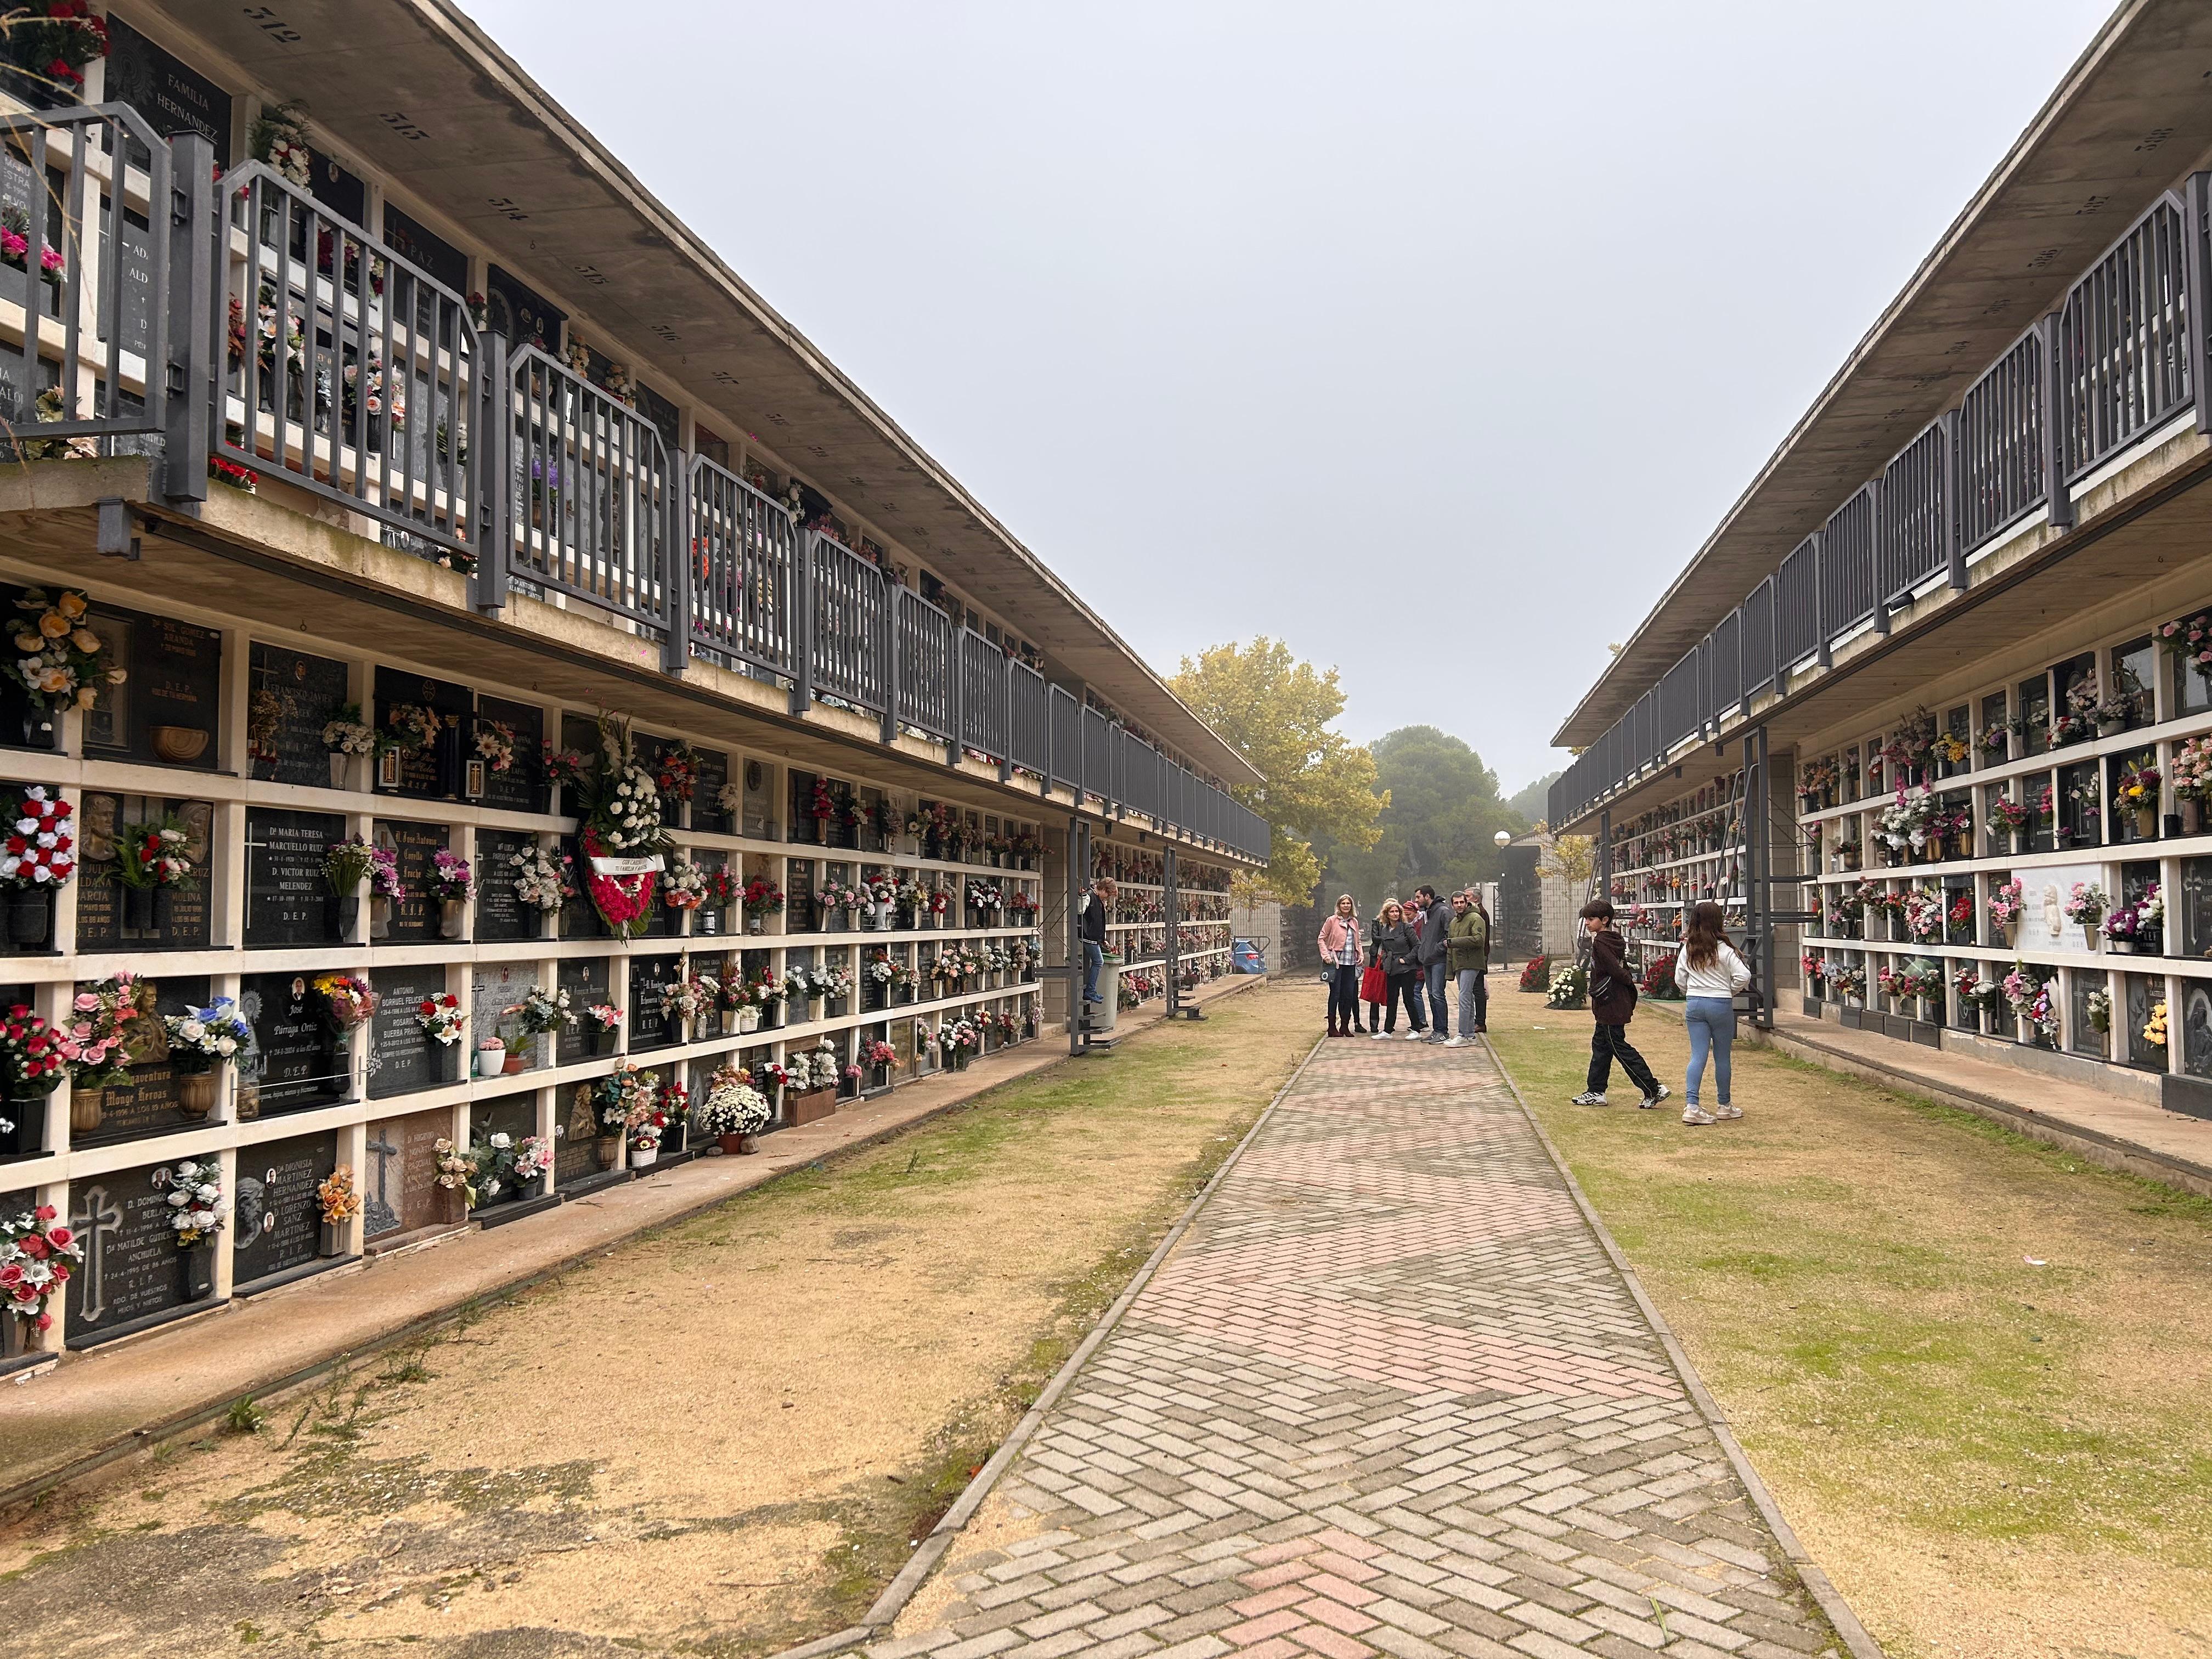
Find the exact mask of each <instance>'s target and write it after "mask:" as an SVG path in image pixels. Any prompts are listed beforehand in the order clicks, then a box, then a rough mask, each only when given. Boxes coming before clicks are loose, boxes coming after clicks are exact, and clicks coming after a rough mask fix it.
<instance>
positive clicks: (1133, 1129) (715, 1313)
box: [0, 987, 1321, 1659]
mask: <svg viewBox="0 0 2212 1659" xmlns="http://www.w3.org/2000/svg"><path fill="white" fill-rule="evenodd" d="M1320 1018H1321V1015H1320V1005H1319V1002H1318V1000H1317V997H1316V994H1314V992H1313V989H1312V987H1270V988H1267V989H1263V990H1258V991H1254V992H1249V993H1247V994H1244V995H1243V996H1240V997H1237V998H1236V999H1234V1000H1231V1001H1230V1002H1227V1003H1225V1004H1223V1005H1221V1006H1218V1008H1216V1009H1214V1010H1213V1011H1212V1014H1211V1017H1210V1018H1209V1019H1208V1020H1207V1021H1206V1023H1205V1024H1193V1025H1176V1026H1162V1027H1158V1028H1155V1029H1154V1030H1149V1031H1146V1032H1145V1033H1142V1034H1140V1035H1138V1036H1133V1037H1132V1038H1131V1039H1129V1040H1128V1041H1127V1042H1125V1043H1124V1045H1123V1046H1122V1048H1121V1050H1120V1051H1119V1052H1118V1053H1116V1054H1114V1055H1113V1056H1111V1057H1110V1058H1107V1059H1102V1060H1084V1061H1079V1062H1075V1063H1073V1064H1071V1065H1069V1066H1062V1067H1059V1068H1056V1069H1055V1070H1054V1071H1052V1072H1048V1073H1043V1074H1042V1075H1040V1076H1038V1077H1036V1078H1032V1079H1024V1080H1023V1081H1020V1082H1018V1083H1015V1084H1012V1085H1008V1086H1006V1087H1005V1088H1003V1089H1000V1090H998V1091H994V1092H992V1093H991V1094H988V1095H986V1096H984V1097H981V1099H980V1100H979V1101H977V1102H976V1103H974V1104H973V1105H971V1106H969V1107H967V1108H964V1109H960V1110H958V1111H957V1112H955V1113H952V1114H951V1115H947V1116H945V1117H942V1118H939V1119H937V1120H934V1121H932V1122H930V1123H929V1124H927V1125H925V1126H922V1127H918V1128H916V1129H915V1130H914V1131H912V1132H910V1133H906V1134H904V1135H902V1136H900V1137H898V1138H896V1139H892V1140H890V1141H888V1142H886V1143H884V1144H883V1145H880V1146H876V1147H872V1148H870V1149H867V1150H866V1151H864V1152H860V1153H857V1154H855V1155H854V1156H853V1157H851V1158H847V1159H842V1160H840V1161H838V1162H836V1163H834V1164H829V1165H828V1166H826V1167H823V1166H818V1165H817V1166H815V1167H814V1168H812V1169H810V1170H805V1171H800V1172H798V1173H795V1174H793V1175H792V1176H787V1177H786V1178H785V1179H783V1180H782V1181H780V1182H775V1183H774V1184H772V1185H770V1186H769V1187H766V1188H762V1189H760V1190H759V1191H757V1192H755V1193H751V1194H745V1195H744V1196H742V1197H740V1198H738V1199H736V1200H732V1201H731V1202H730V1203H728V1204H726V1205H724V1206H720V1208H718V1209H716V1210H714V1211H713V1212H708V1214H706V1215H704V1216H701V1217H698V1218H694V1219H692V1220H690V1221H688V1222H686V1223H684V1224H683V1225H678V1226H676V1227H673V1228H671V1229H669V1230H667V1231H663V1232H659V1233H657V1234H653V1235H650V1236H647V1237H643V1238H641V1239H638V1240H636V1241H634V1242H632V1243H629V1244H626V1245H624V1246H623V1247H621V1248H618V1249H613V1250H611V1251H609V1252H608V1253H607V1254H606V1255H605V1256H604V1257H603V1258H602V1259H600V1260H599V1261H593V1262H592V1263H591V1264H589V1265H588V1266H586V1267H582V1268H579V1269H577V1270H575V1271H573V1272H571V1273H568V1274H567V1275H565V1276H563V1277H562V1279H559V1280H557V1281H556V1282H554V1283H551V1284H550V1285H545V1286H544V1287H541V1288H540V1289H538V1290H537V1291H532V1292H531V1293H530V1294H528V1295H526V1296H525V1297H522V1298H520V1299H519V1300H517V1301H514V1302H513V1303H509V1304H505V1305H502V1306H500V1307H497V1308H495V1309H492V1310H489V1311H487V1312H486V1313H485V1314H483V1316H481V1317H479V1318H478V1319H477V1320H476V1321H475V1322H473V1323H471V1325H469V1326H468V1327H467V1328H465V1329H464V1330H462V1331H460V1332H459V1333H458V1334H454V1335H453V1336H451V1337H449V1338H447V1340H442V1341H440V1342H438V1343H436V1344H435V1345H433V1346H428V1347H427V1348H425V1349H423V1350H421V1351H419V1352H410V1353H406V1354H403V1355H399V1356H398V1357H396V1358H386V1359H382V1360H379V1361H377V1362H374V1364H371V1365H370V1366H368V1367H367V1368H366V1369H364V1370H361V1371H358V1372H356V1373H355V1374H353V1375H350V1376H345V1377H343V1378H342V1379H340V1380H338V1381H337V1382H334V1383H330V1384H329V1385H327V1386H325V1387H323V1388H321V1389H319V1390H318V1391H317V1392H316V1393H315V1394H313V1396H312V1397H295V1398H291V1399H287V1400H283V1401H276V1402H273V1403H271V1404H270V1405H269V1406H268V1407H266V1421H265V1422H264V1423H263V1425H261V1426H260V1427H259V1428H258V1430H255V1431H244V1432H240V1431H229V1432H224V1433H221V1434H216V1435H210V1436H209V1437H205V1438H204V1439H200V1440H196V1441H193V1442H191V1443H183V1444H179V1445H176V1446H173V1447H170V1448H167V1449H165V1452H164V1455H161V1457H160V1458H159V1460H158V1462H157V1463H156V1465H155V1468H154V1469H153V1470H152V1471H151V1472H150V1473H149V1470H148V1468H147V1467H146V1466H144V1465H139V1466H137V1468H135V1470H134V1472H133V1474H132V1475H131V1479H130V1480H129V1481H128V1483H126V1484H118V1485H117V1486H112V1487H110V1488H108V1489H106V1490H105V1491H103V1492H99V1493H97V1494H95V1495H94V1496H91V1497H87V1498H76V1499H67V1500H58V1501H57V1502H56V1503H54V1504H52V1505H51V1506H49V1507H48V1508H47V1509H46V1510H42V1511H40V1512H38V1513H35V1514H34V1515H33V1516H31V1517H30V1518H29V1519H28V1520H27V1522H23V1523H21V1524H20V1525H18V1526H16V1527H15V1528H10V1529H9V1530H8V1531H6V1532H5V1533H0V1620H3V1621H4V1623H5V1626H6V1627H8V1628H11V1629H14V1630H16V1631H18V1632H36V1643H37V1646H38V1648H39V1650H40V1653H42V1654H45V1655H51V1656H57V1659H59V1656H95V1655H97V1656H108V1655H112V1656H118V1659H121V1656H137V1655H140V1654H145V1653H150V1652H155V1651H183V1652H211V1651H222V1652H229V1651H231V1650H233V1649H234V1648H236V1647H238V1646H240V1645H255V1646H259V1645H263V1644H267V1645H270V1646H273V1647H276V1648H279V1649H283V1648H286V1647H291V1648H306V1647H309V1646H313V1647H314V1648H316V1649H318V1650H320V1651H322V1652H324V1653H328V1654H331V1655H335V1656H339V1659H347V1656H354V1655H367V1654H369V1653H372V1652H374V1653H386V1652H416V1653H425V1654H435V1655H437V1656H441V1659H446V1656H453V1659H524V1656H528V1659H550V1656H562V1659H568V1656H595V1659H596V1656H613V1655H617V1654H620V1655H624V1656H635V1655H640V1654H649V1655H660V1654H667V1655H674V1654H679V1653H680V1654H686V1655H733V1656H736V1655H748V1654H757V1653H762V1652H766V1651H769V1650H774V1649H776V1648H780V1647H783V1646H786V1645H789V1644H793V1643H797V1642H801V1641H805V1640H807V1639H809V1638H812V1637H815V1636H819V1635H823V1634H825V1633H827V1632H829V1631H831V1630H835V1629H837V1628H839V1627H841V1626H844V1625H846V1624H848V1623H850V1622H852V1620H854V1618H856V1617H858V1616H859V1615H860V1613H863V1612H865V1611H866V1607H867V1606H868V1605H869V1603H870V1602H871V1601H873V1600H874V1598H875V1596H876V1595H877V1594H878V1592H879V1591H880V1589H882V1587H883V1586H884V1584H885V1583H888V1582H889V1580H890V1577H891V1576H892V1575H893V1574H894V1573H896V1571H897V1570H898V1567H899V1565H901V1564H902V1561H903V1559H905V1556H906V1554H907V1552H908V1549H909V1548H910V1547H911V1543H910V1541H913V1540H916V1539H919V1538H920V1537H921V1535H922V1534H923V1533H924V1532H925V1531H926V1530H927V1528H928V1527H929V1525H930V1524H932V1522H933V1521H934V1519H935V1517H936V1516H938V1515H939V1514H941V1513H942V1512H943V1510H944V1508H945V1505H946V1504H949V1503H950V1502H951V1499H952V1498H953V1497H954V1496H956V1495H957V1492H958V1491H959V1489H960V1488H961V1486H963V1485H964V1484H965V1483H966V1481H967V1480H968V1478H969V1474H971V1473H972V1472H973V1471H974V1470H975V1468H977V1467H979V1466H980V1465H981V1463H982V1462H983V1461H984V1459H985V1458H986V1457H987V1456H988V1455H989V1453H990V1451H991V1449H993V1448H994V1447H995V1446H996V1445H997V1443H999V1442H1000V1440H1001V1439H1003V1438H1004V1437H1005V1435H1006V1432H1007V1431H1009V1430H1010V1429H1011V1428H1012V1425H1013V1424H1014V1422H1015V1421H1016V1420H1017V1419H1018V1416H1019V1414H1020V1413H1021V1412H1022V1410H1023V1409H1024V1408H1025V1407H1026V1406H1027V1404H1028V1402H1029V1401H1030V1400H1031V1399H1032V1398H1034V1396H1035V1394H1036V1390H1037V1389H1040V1388H1041V1387H1042V1385H1043V1383H1045V1381H1046V1380H1047V1379H1048V1377H1049V1376H1051V1374H1052V1372H1053V1371H1054V1370H1056V1369H1057V1368H1058V1366H1059V1365H1060V1363H1061V1361H1062V1359H1063V1358H1065V1357H1066V1353H1067V1352H1069V1350H1071V1349H1072V1348H1073V1346H1074V1344H1075V1343H1076V1342H1077V1341H1079V1340H1081V1337H1082V1334H1083V1333H1084V1332H1085V1331H1086V1330H1087V1329H1089V1328H1090V1327H1091V1325H1092V1324H1093V1323H1095V1322H1096V1321H1097V1316H1098V1315H1099V1314H1100V1313H1102V1312H1103V1310H1104V1308H1105V1306H1106V1305H1107V1304H1109V1302H1110V1301H1111V1300H1112V1299H1113V1297H1115V1295H1116V1294H1118V1293H1119V1291H1120V1290H1121V1286H1122V1285H1124V1284H1125V1283H1126V1282H1127V1279H1128V1276H1129V1274H1130V1273H1132V1272H1133V1271H1134V1269H1135V1267H1137V1265H1138V1264H1139V1262H1141V1261H1142V1260H1143V1259H1144V1257H1145V1255H1146V1254H1147V1253H1149V1251H1150V1250H1151V1249H1152V1245H1153V1244H1154V1243H1156V1242H1157V1240H1158V1237H1159V1236H1160V1234H1161V1233H1162V1232H1164V1231H1165V1229H1166V1227H1167V1226H1168V1225H1169V1224H1170V1222H1171V1221H1172V1220H1173V1219H1174V1218H1175V1217H1176V1215H1177V1214H1178V1213H1180V1212H1181V1211H1182V1208H1183V1207H1184V1206H1185V1205H1186V1204H1187V1203H1188V1200H1189V1198H1190V1196H1191V1194H1193V1193H1194V1191H1195V1190H1196V1188H1197V1187H1198V1186H1199V1185H1200V1184H1202V1182H1204V1180H1205V1179H1206V1176H1208V1175H1209V1174H1211V1172H1212V1169H1213V1168H1214V1167H1215V1166H1216V1165H1217V1164H1218V1161H1219V1160H1220V1159H1221V1158H1223V1157H1225V1155H1226V1154H1227V1152H1228V1151H1229V1150H1230V1148H1231V1146H1232V1145H1233V1144H1234V1142H1235V1139H1237V1137H1239V1136H1240V1135H1241V1134H1242V1133H1243V1131H1244V1129H1245V1128H1246V1127H1249V1123H1250V1122H1251V1121H1252V1119H1253V1118H1254V1117H1255V1116H1256V1115H1257V1114H1258V1112H1259V1110H1260V1109H1261V1107H1262V1106H1264V1105H1265V1104H1266V1103H1267V1099H1268V1098H1269V1097H1270V1096H1271V1095H1272V1094H1273V1092H1274V1091H1275V1090H1276V1089H1277V1088H1278V1087H1279V1085H1280V1084H1281V1082H1282V1081H1283V1079H1285V1077H1287V1076H1288V1074H1289V1073H1290V1071H1291V1068H1292V1066H1295V1064H1296V1063H1297V1060H1298V1059H1299V1058H1300V1057H1301V1056H1302V1055H1303V1054H1304V1053H1305V1051H1306V1049H1307V1048H1309V1047H1310V1046H1311V1043H1312V1041H1313V1039H1314V1037H1315V1036H1317V1035H1318V1034H1319V1027H1320Z"/></svg>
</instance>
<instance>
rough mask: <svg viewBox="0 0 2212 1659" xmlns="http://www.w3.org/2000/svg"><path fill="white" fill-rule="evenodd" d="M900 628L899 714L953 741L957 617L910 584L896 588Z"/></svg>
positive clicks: (918, 728)
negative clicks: (910, 586) (954, 622)
mask: <svg viewBox="0 0 2212 1659" xmlns="http://www.w3.org/2000/svg"><path fill="white" fill-rule="evenodd" d="M892 599H893V603H894V604H895V605H896V606H897V607H898V609H897V627H898V718H899V720H900V722H901V723H902V724H903V725H906V726H912V727H914V729H915V730H916V731H917V732H926V733H927V734H928V735H929V736H931V737H933V738H938V739H939V740H940V741H943V742H947V743H949V742H951V739H952V702H951V698H952V618H951V617H948V616H946V615H945V612H944V611H940V610H939V609H938V608H937V607H936V606H935V605H932V604H931V603H930V602H929V601H928V600H927V599H923V598H922V597H921V594H919V593H917V592H914V591H913V590H912V589H911V588H906V587H900V588H894V589H893V590H892Z"/></svg>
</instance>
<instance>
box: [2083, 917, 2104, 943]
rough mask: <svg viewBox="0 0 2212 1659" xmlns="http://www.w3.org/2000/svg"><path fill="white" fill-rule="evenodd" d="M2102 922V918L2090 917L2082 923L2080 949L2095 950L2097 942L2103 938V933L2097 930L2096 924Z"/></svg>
mask: <svg viewBox="0 0 2212 1659" xmlns="http://www.w3.org/2000/svg"><path fill="white" fill-rule="evenodd" d="M2103 920H2104V918H2103V917H2102V916H2090V917H2087V918H2086V919H2085V920H2084V921H2082V923H2081V948H2082V949H2083V950H2085V951H2093V950H2095V949H2096V948H2097V942H2098V941H2099V940H2100V939H2103V938H2104V934H2103V933H2102V932H2100V930H2099V928H2098V926H2097V924H2098V923H2099V922H2100V921H2103Z"/></svg>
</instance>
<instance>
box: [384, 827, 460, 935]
mask: <svg viewBox="0 0 2212 1659" xmlns="http://www.w3.org/2000/svg"><path fill="white" fill-rule="evenodd" d="M374 840H375V842H376V844H377V845H378V846H379V847H389V848H393V849H394V850H395V851H397V852H398V854H399V884H400V885H401V886H402V887H404V888H405V889H406V890H407V896H406V897H405V898H404V899H402V900H400V901H399V902H398V903H397V904H395V905H393V906H392V927H391V931H390V932H389V933H386V934H385V935H384V936H383V937H381V938H380V939H377V940H376V943H378V944H380V945H428V943H430V942H431V941H432V940H433V939H436V938H437V937H438V916H439V910H440V906H439V902H438V900H437V899H436V898H435V896H433V895H432V893H431V891H430V878H431V877H432V876H433V875H434V874H435V872H436V866H435V864H434V863H433V862H432V860H433V859H434V858H435V856H436V855H437V854H439V853H441V852H442V851H444V850H445V846H446V826H445V825H444V824H442V823H409V822H407V821H406V820H405V819H404V818H379V819H377V820H376V824H375V832H374Z"/></svg>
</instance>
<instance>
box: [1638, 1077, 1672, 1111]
mask: <svg viewBox="0 0 2212 1659" xmlns="http://www.w3.org/2000/svg"><path fill="white" fill-rule="evenodd" d="M1673 1093H1674V1091H1673V1090H1672V1089H1670V1088H1668V1086H1667V1085H1665V1084H1663V1083H1662V1084H1661V1085H1659V1092H1658V1093H1657V1094H1656V1095H1646V1096H1645V1097H1644V1098H1643V1099H1642V1100H1639V1101H1638V1102H1637V1105H1638V1107H1639V1108H1640V1109H1643V1110H1644V1111H1647V1112H1650V1111H1656V1110H1657V1109H1658V1106H1659V1103H1660V1102H1661V1101H1662V1100H1664V1099H1666V1098H1667V1097H1668V1096H1669V1095H1671V1094H1673Z"/></svg>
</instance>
